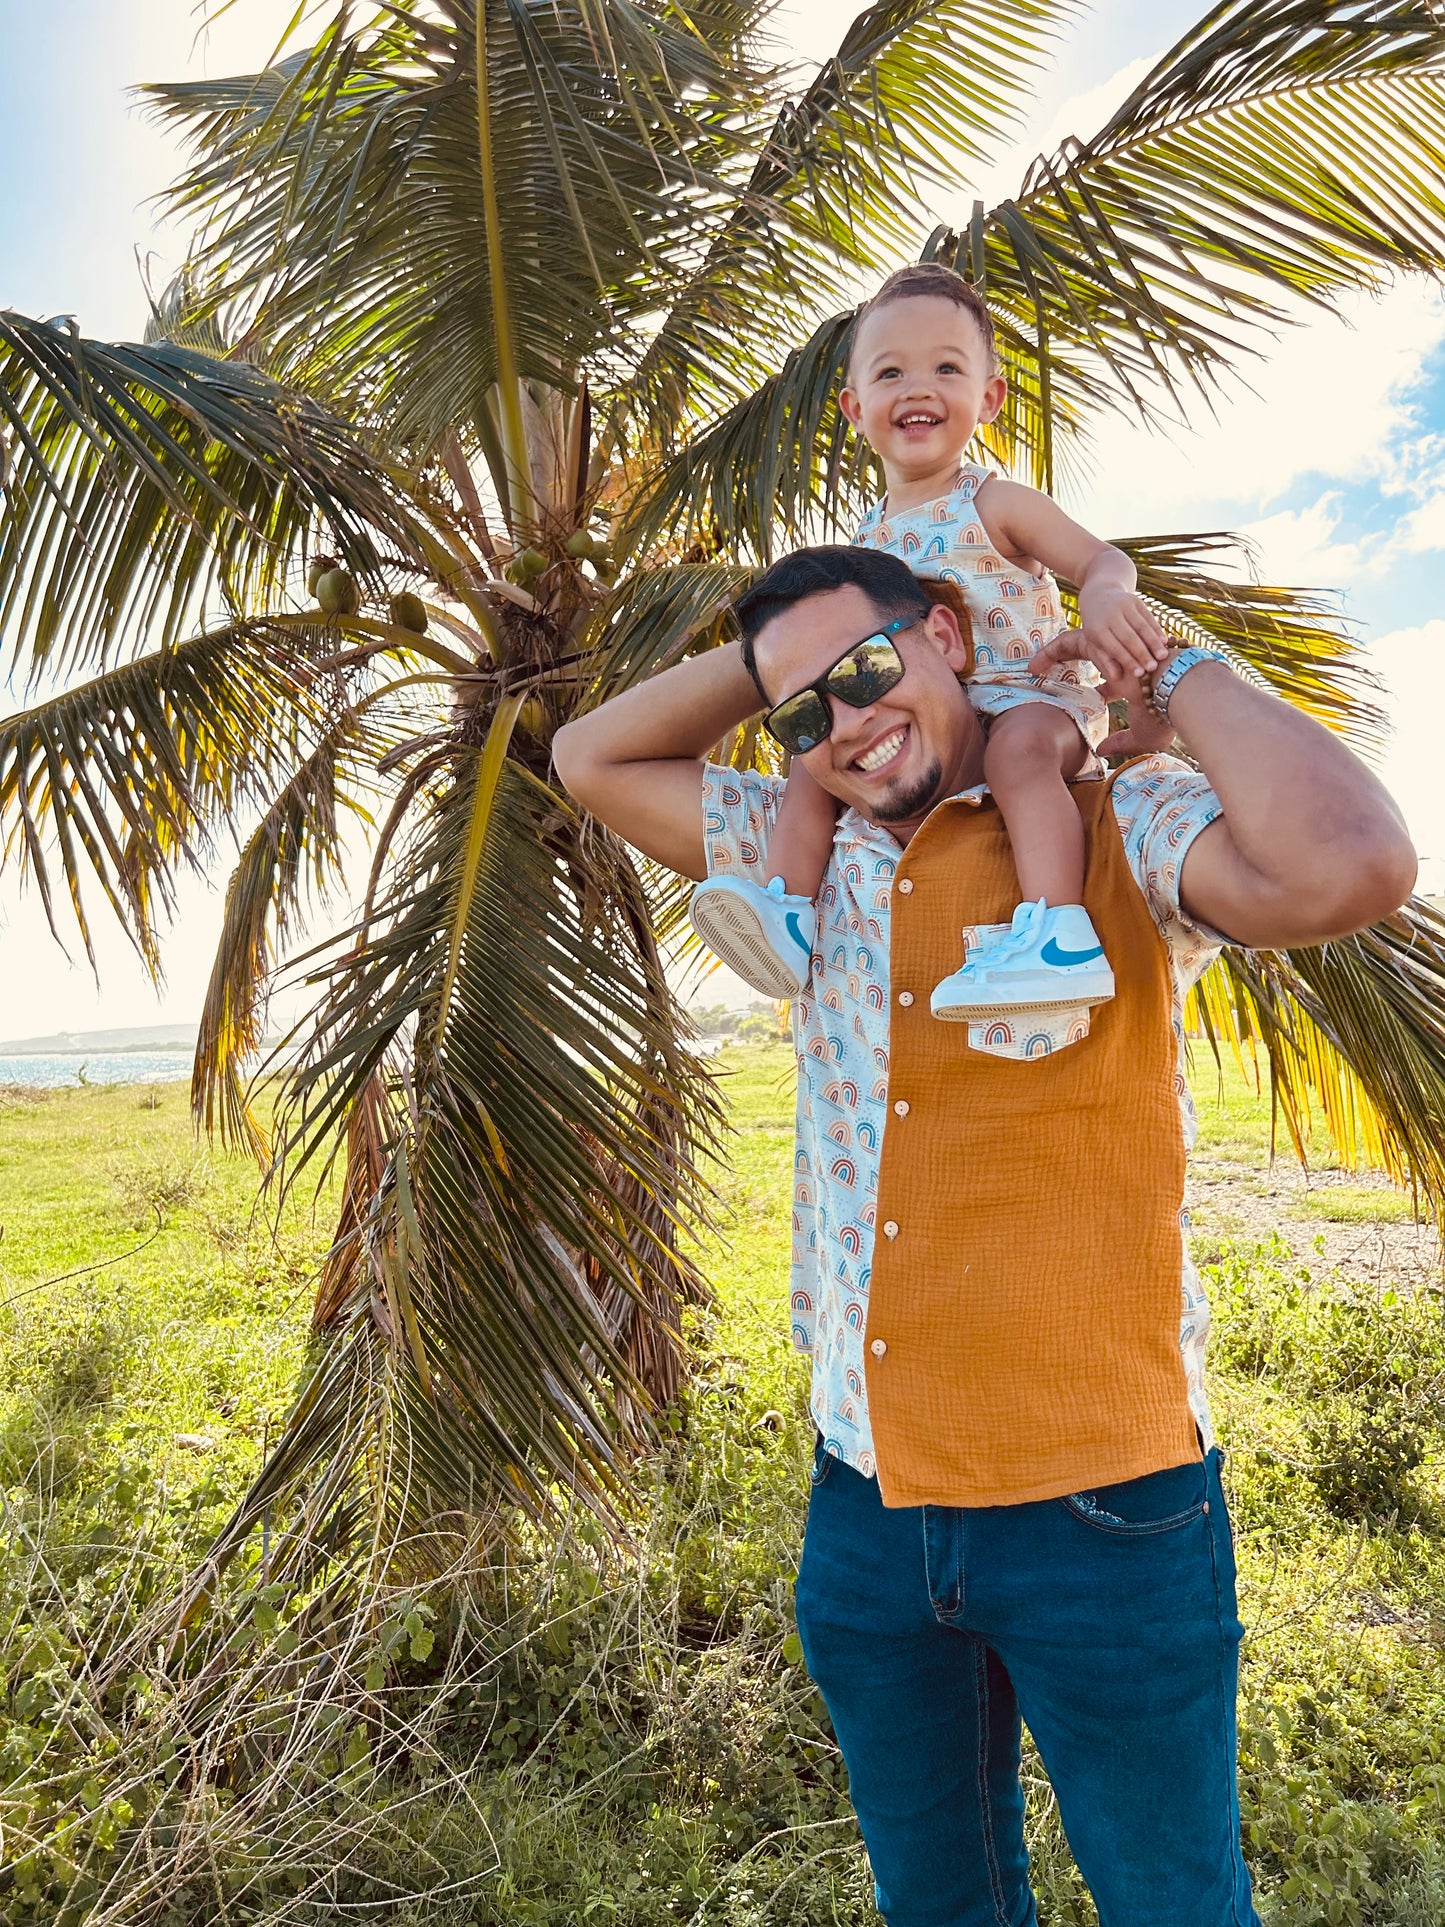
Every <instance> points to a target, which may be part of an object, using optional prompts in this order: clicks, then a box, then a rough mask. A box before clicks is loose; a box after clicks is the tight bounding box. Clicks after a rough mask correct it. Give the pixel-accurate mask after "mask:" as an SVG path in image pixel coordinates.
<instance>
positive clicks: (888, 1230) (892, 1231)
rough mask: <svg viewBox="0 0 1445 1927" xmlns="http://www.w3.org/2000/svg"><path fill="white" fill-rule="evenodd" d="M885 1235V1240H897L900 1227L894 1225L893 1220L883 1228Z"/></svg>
mask: <svg viewBox="0 0 1445 1927" xmlns="http://www.w3.org/2000/svg"><path fill="white" fill-rule="evenodd" d="M883 1235H884V1237H885V1238H896V1237H897V1236H898V1226H897V1225H896V1224H894V1222H893V1220H892V1219H891V1218H890V1219H889V1220H888V1222H887V1224H885V1225H884V1227H883Z"/></svg>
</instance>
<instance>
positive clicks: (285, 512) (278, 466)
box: [0, 314, 415, 674]
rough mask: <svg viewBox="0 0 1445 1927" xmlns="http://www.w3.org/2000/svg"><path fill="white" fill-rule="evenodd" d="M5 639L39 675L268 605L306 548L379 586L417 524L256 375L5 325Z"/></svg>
mask: <svg viewBox="0 0 1445 1927" xmlns="http://www.w3.org/2000/svg"><path fill="white" fill-rule="evenodd" d="M0 427H4V428H5V429H6V430H7V442H6V451H7V454H6V461H5V465H4V476H3V479H4V500H5V511H6V512H5V516H4V518H3V524H0V633H3V634H4V636H5V640H6V647H7V649H8V651H9V652H10V657H11V661H12V663H21V664H23V665H25V668H26V670H27V673H30V674H33V673H35V671H37V670H38V669H41V668H44V669H46V670H48V671H49V672H51V673H53V674H58V673H65V672H67V671H69V670H70V669H71V668H72V667H73V666H74V665H75V664H76V663H79V662H83V663H85V664H86V665H87V666H89V667H98V666H100V665H101V664H103V663H104V662H105V661H106V660H108V658H109V657H110V655H111V653H112V652H113V651H114V650H115V649H116V648H117V646H118V645H119V644H120V643H121V641H122V639H126V640H128V641H130V642H131V643H132V645H134V643H136V642H138V641H141V640H145V641H149V642H152V643H160V644H168V643H172V642H174V641H176V640H177V639H178V638H179V637H180V636H181V635H182V634H183V633H184V632H185V631H186V630H187V629H190V628H193V627H195V626H196V624H197V623H198V621H199V620H200V618H201V616H202V613H203V610H204V607H205V604H206V600H207V598H208V596H209V595H211V594H212V593H213V592H215V593H219V594H220V595H222V596H223V597H224V598H225V599H226V601H227V603H228V604H229V605H231V606H232V607H233V608H235V609H239V608H241V607H242V606H244V607H245V608H246V609H248V610H250V611H251V612H253V613H254V612H257V611H259V610H261V609H264V608H265V607H267V606H268V605H269V604H270V603H272V602H273V601H274V599H275V597H276V595H277V593H278V591H279V589H280V586H281V583H282V580H283V577H284V573H285V570H286V568H287V566H288V565H289V563H290V562H291V560H292V557H293V555H294V554H295V553H296V552H297V550H298V549H299V547H300V545H301V544H302V542H303V540H304V539H305V537H306V536H307V534H308V532H315V531H318V530H320V529H322V528H324V530H325V533H326V540H327V543H328V544H330V545H332V546H334V547H336V548H337V549H339V550H340V551H341V552H342V553H343V554H344V555H345V556H346V558H347V559H348V560H349V561H350V562H351V563H352V564H353V566H354V567H356V568H358V569H361V570H364V571H370V570H371V569H373V568H374V566H375V563H376V560H377V542H378V539H385V540H387V541H389V542H390V543H393V544H396V545H399V546H400V547H401V548H402V549H403V550H404V551H405V552H411V553H414V552H415V551H414V545H413V543H412V540H411V534H410V518H409V516H408V514H407V512H406V509H405V507H404V504H403V500H402V498H401V496H400V495H399V493H398V491H397V490H396V488H395V487H394V485H393V483H392V481H391V478H390V476H389V475H388V473H387V471H386V469H385V467H384V465H382V464H381V463H379V462H378V461H377V460H376V459H375V458H374V456H373V455H372V454H371V453H370V452H369V451H368V450H367V449H366V448H365V447H364V446H363V444H362V442H361V440H360V438H359V437H358V435H357V433H356V431H355V429H354V428H353V427H352V426H351V425H350V424H349V423H347V422H345V421H344V420H342V419H340V418H339V417H337V416H334V415H331V414H329V413H328V412H327V411H326V410H324V409H322V408H320V407H318V406H317V405H316V404H315V403H313V402H311V401H309V400H308V399H307V398H306V396H305V395H303V394H301V393H299V392H297V391H294V390H291V389H287V388H283V387H281V386H280V385H278V384H277V383H276V382H274V381H272V380H271V379H270V378H269V377H268V376H266V375H264V374H262V373H261V371H260V370H259V369H257V368H254V367H252V366H251V365H250V364H249V363H247V362H245V361H214V360H212V359H211V358H210V357H209V356H206V355H203V354H198V353H196V352H195V351H194V350H192V349H189V348H183V347H178V346H175V345H172V344H169V343H163V342H157V343H155V344H154V345H153V346H151V347H148V348H141V347H135V346H131V345H126V344H121V345H112V344H107V343H104V342H96V341H85V340H82V339H81V338H80V336H79V335H78V334H75V333H73V332H69V331H67V330H66V329H64V328H61V327H58V326H54V325H52V324H50V323H48V322H40V321H31V320H28V319H27V318H26V317H25V316H23V315H17V314H0Z"/></svg>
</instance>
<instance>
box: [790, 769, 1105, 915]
mask: <svg viewBox="0 0 1445 1927" xmlns="http://www.w3.org/2000/svg"><path fill="white" fill-rule="evenodd" d="M1076 733H1077V732H1076ZM837 820H838V803H837V799H836V798H835V797H832V796H830V795H829V794H828V792H827V790H825V789H824V788H823V787H822V786H821V785H820V784H818V783H815V782H814V781H813V779H812V777H811V776H810V775H809V774H808V772H807V770H806V769H804V767H803V764H802V760H801V759H800V758H796V757H795V758H794V761H793V766H792V768H791V769H790V770H789V772H788V781H787V784H786V786H785V788H784V790H783V800H782V802H781V803H780V804H779V805H778V820H777V822H776V823H775V824H774V825H773V834H772V836H771V838H770V839H769V841H768V877H769V879H770V880H771V879H772V878H773V877H781V878H782V879H783V885H784V888H785V889H786V890H787V892H788V894H789V895H790V896H795V897H807V898H808V899H809V901H810V902H811V901H812V899H813V898H814V897H816V896H817V894H818V888H819V886H820V884H821V883H822V881H823V872H824V871H825V870H826V869H827V867H828V857H829V854H830V853H831V851H832V848H833V829H834V826H835V824H836V823H837Z"/></svg>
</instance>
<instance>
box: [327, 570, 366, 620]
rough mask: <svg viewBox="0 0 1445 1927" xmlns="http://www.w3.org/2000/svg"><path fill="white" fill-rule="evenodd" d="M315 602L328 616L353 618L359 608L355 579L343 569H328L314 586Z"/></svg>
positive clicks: (359, 601)
mask: <svg viewBox="0 0 1445 1927" xmlns="http://www.w3.org/2000/svg"><path fill="white" fill-rule="evenodd" d="M316 600H317V601H318V602H319V603H320V604H321V606H322V608H323V609H324V610H325V611H326V613H327V615H329V616H354V615H355V614H356V612H357V610H358V609H359V608H360V607H361V590H360V588H359V587H358V585H357V581H356V577H355V576H354V575H350V574H348V572H347V571H346V570H345V569H328V570H327V571H326V573H325V575H323V576H322V577H321V578H320V580H319V581H318V582H317V584H316Z"/></svg>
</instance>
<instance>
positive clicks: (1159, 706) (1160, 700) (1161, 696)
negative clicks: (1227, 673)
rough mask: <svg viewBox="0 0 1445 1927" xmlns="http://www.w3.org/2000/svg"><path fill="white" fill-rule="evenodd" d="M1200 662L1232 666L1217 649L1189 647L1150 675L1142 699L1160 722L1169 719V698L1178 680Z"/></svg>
mask: <svg viewBox="0 0 1445 1927" xmlns="http://www.w3.org/2000/svg"><path fill="white" fill-rule="evenodd" d="M1201 662H1222V663H1223V664H1224V665H1225V667H1226V668H1232V667H1233V664H1232V663H1231V662H1230V660H1229V658H1228V656H1222V655H1220V653H1219V651H1218V650H1217V649H1196V648H1193V647H1191V648H1188V649H1181V650H1180V651H1179V654H1178V655H1177V656H1174V657H1171V659H1170V660H1169V661H1168V662H1167V663H1165V665H1164V667H1163V668H1162V669H1161V670H1159V671H1158V673H1157V674H1156V675H1154V676H1151V677H1150V679H1149V682H1148V684H1147V685H1146V688H1145V696H1144V699H1145V701H1146V702H1147V703H1148V705H1149V707H1150V708H1151V709H1152V710H1153V711H1154V714H1155V715H1156V716H1157V717H1158V718H1159V720H1160V722H1161V723H1167V722H1168V720H1169V698H1170V697H1171V696H1172V695H1173V694H1174V691H1175V690H1176V689H1177V688H1178V686H1179V683H1180V681H1181V680H1182V678H1183V677H1185V676H1187V675H1188V674H1189V672H1190V670H1191V669H1194V668H1197V667H1198V665H1199V664H1200V663H1201Z"/></svg>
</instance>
